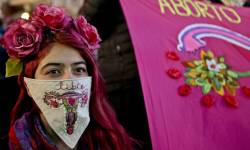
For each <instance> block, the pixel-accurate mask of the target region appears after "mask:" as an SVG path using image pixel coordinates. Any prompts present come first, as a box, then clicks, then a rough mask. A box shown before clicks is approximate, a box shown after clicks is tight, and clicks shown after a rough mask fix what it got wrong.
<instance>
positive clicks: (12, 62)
mask: <svg viewBox="0 0 250 150" xmlns="http://www.w3.org/2000/svg"><path fill="white" fill-rule="evenodd" d="M22 70H23V62H22V61H21V60H20V59H15V58H9V59H8V60H7V62H6V74H5V77H11V76H17V75H19V74H20V73H21V72H22Z"/></svg>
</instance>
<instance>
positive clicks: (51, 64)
mask: <svg viewBox="0 0 250 150" xmlns="http://www.w3.org/2000/svg"><path fill="white" fill-rule="evenodd" d="M48 66H63V64H62V63H47V64H46V65H44V66H43V67H42V69H41V70H43V69H45V68H46V67H48Z"/></svg>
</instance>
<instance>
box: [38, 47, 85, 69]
mask: <svg viewBox="0 0 250 150" xmlns="http://www.w3.org/2000/svg"><path fill="white" fill-rule="evenodd" d="M79 61H84V62H85V60H84V58H83V57H82V56H81V55H80V53H79V51H78V50H77V49H75V48H73V47H70V46H67V45H63V44H60V43H53V45H52V47H51V49H50V50H49V51H48V54H47V55H46V56H45V57H44V58H43V59H42V60H41V62H40V65H43V64H46V63H51V62H53V63H63V64H72V63H75V62H79Z"/></svg>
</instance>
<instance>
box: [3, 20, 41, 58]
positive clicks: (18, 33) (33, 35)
mask: <svg viewBox="0 0 250 150" xmlns="http://www.w3.org/2000/svg"><path fill="white" fill-rule="evenodd" d="M41 39H42V34H41V30H40V29H38V28H37V27H36V26H35V25H34V24H32V23H30V22H28V21H26V20H24V19H19V20H17V21H16V22H14V23H12V24H11V25H9V26H8V28H7V30H6V32H5V34H4V36H3V41H2V42H3V43H2V44H3V45H4V47H5V49H6V50H7V52H8V55H9V56H10V57H12V58H24V57H26V56H28V55H30V54H34V53H36V52H37V51H38V50H39V47H40V42H41Z"/></svg>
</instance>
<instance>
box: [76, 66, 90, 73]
mask: <svg viewBox="0 0 250 150" xmlns="http://www.w3.org/2000/svg"><path fill="white" fill-rule="evenodd" d="M75 72H76V73H78V74H79V73H80V74H82V73H87V70H86V69H85V68H83V67H79V68H76V69H75Z"/></svg>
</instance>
